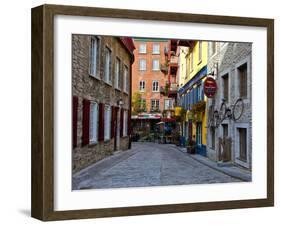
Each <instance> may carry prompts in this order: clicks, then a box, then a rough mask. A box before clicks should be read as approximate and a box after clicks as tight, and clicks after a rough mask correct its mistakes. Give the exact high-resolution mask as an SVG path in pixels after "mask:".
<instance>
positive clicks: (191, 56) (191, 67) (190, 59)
mask: <svg viewBox="0 0 281 226" xmlns="http://www.w3.org/2000/svg"><path fill="white" fill-rule="evenodd" d="M189 64H190V65H189V68H190V71H193V53H192V52H191V53H190V56H189Z"/></svg>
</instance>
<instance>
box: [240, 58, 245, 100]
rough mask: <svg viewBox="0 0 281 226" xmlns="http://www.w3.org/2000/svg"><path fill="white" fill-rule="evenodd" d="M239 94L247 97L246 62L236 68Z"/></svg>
mask: <svg viewBox="0 0 281 226" xmlns="http://www.w3.org/2000/svg"><path fill="white" fill-rule="evenodd" d="M238 81H239V94H240V97H242V98H247V63H245V64H243V65H242V66H240V67H239V68H238Z"/></svg>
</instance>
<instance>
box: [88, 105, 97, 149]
mask: <svg viewBox="0 0 281 226" xmlns="http://www.w3.org/2000/svg"><path fill="white" fill-rule="evenodd" d="M89 130H90V131H89V133H90V144H92V143H96V142H97V141H98V104H97V103H91V105H90V126H89Z"/></svg>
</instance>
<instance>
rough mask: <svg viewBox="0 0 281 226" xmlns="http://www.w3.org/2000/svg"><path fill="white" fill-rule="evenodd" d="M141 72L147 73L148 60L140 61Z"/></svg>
mask: <svg viewBox="0 0 281 226" xmlns="http://www.w3.org/2000/svg"><path fill="white" fill-rule="evenodd" d="M139 70H140V71H146V59H140V60H139Z"/></svg>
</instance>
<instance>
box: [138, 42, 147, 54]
mask: <svg viewBox="0 0 281 226" xmlns="http://www.w3.org/2000/svg"><path fill="white" fill-rule="evenodd" d="M139 53H146V44H145V43H141V44H140V45H139Z"/></svg>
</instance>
